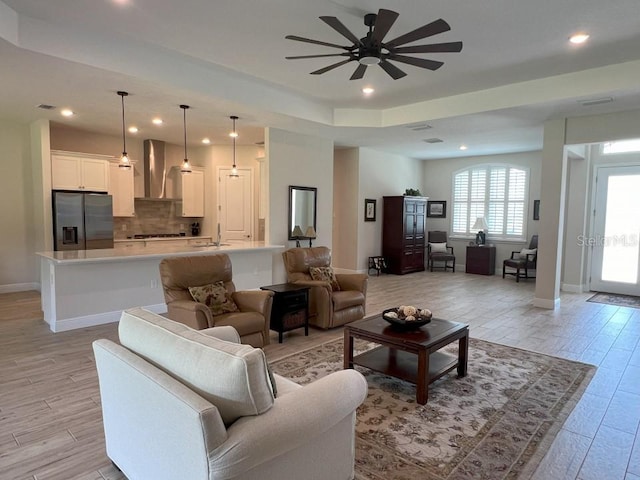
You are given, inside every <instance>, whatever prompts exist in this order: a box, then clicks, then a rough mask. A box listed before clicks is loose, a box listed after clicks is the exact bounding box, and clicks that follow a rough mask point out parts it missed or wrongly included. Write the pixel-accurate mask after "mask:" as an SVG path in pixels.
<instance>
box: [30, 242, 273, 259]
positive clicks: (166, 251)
mask: <svg viewBox="0 0 640 480" xmlns="http://www.w3.org/2000/svg"><path fill="white" fill-rule="evenodd" d="M187 238H192V237H187ZM167 243H168V242H158V243H157V244H155V245H147V246H145V247H143V246H140V247H137V246H135V247H130V248H105V249H99V250H69V251H63V252H37V253H36V255H39V256H41V257H42V258H45V259H47V260H50V261H51V262H53V263H55V264H75V263H83V264H86V263H104V262H117V261H123V260H134V259H151V258H164V257H166V256H169V255H172V256H188V255H207V254H212V253H240V252H247V253H248V252H251V251H268V250H280V249H284V245H268V244H265V243H264V242H253V241H238V242H233V241H229V242H223V245H222V246H220V247H199V246H184V245H183V246H179V245H170V244H167ZM224 243H227V245H224Z"/></svg>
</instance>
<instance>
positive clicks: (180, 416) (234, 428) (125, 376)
mask: <svg viewBox="0 0 640 480" xmlns="http://www.w3.org/2000/svg"><path fill="white" fill-rule="evenodd" d="M119 334H120V341H121V343H122V345H118V344H116V343H114V342H111V341H109V340H104V339H103V340H97V341H96V342H94V344H93V348H94V353H95V357H96V365H97V369H98V377H99V381H100V395H101V399H102V410H103V419H104V430H105V439H106V448H107V455H108V456H109V458H110V459H111V460H112V461H113V462H114V464H115V465H116V466H117V467H118V468H120V469H121V470H122V472H123V473H124V474H125V475H126V476H127V478H128V479H130V480H136V479H149V478H153V479H154V480H163V479H167V480H169V479H176V478H181V479H185V480H196V479H209V480H212V479H247V480H248V479H256V480H257V479H262V480H264V479H282V478H296V479H308V480H316V479H317V480H320V479H323V480H324V479H327V478H331V479H336V480H341V479H345V480H346V479H352V478H353V476H354V451H355V446H354V441H355V433H354V425H355V414H356V408H357V407H358V406H359V405H360V404H361V403H362V402H363V401H364V399H365V397H366V394H367V384H366V380H365V379H364V377H363V376H362V375H361V374H359V373H358V372H356V371H355V370H342V371H339V372H335V373H333V374H330V375H328V376H326V377H324V378H322V379H320V380H318V381H316V382H313V383H311V384H310V385H307V386H305V387H301V386H300V385H298V384H296V383H294V382H291V381H289V380H287V379H285V378H283V377H280V376H278V375H274V376H273V377H274V379H275V384H276V386H277V396H274V391H273V386H272V384H271V383H270V380H269V374H268V370H267V364H266V360H265V357H264V352H262V350H260V349H258V348H253V347H251V346H249V345H239V344H238V342H239V336H238V334H237V332H235V330H234V329H233V328H232V327H214V328H210V329H206V330H200V331H196V330H193V329H191V328H189V327H187V326H185V325H182V324H179V323H177V322H173V321H171V320H168V319H166V318H163V317H161V316H159V315H155V314H153V313H151V312H148V311H145V310H142V309H132V310H128V311H126V312H123V314H122V318H121V320H120V327H119ZM220 338H222V339H223V340H220ZM239 379H244V380H243V381H242V382H240V381H239ZM338 393H339V394H338Z"/></svg>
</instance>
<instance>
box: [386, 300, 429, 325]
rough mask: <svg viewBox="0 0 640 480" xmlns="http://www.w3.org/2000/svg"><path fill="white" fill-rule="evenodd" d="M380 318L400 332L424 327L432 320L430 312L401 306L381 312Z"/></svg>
mask: <svg viewBox="0 0 640 480" xmlns="http://www.w3.org/2000/svg"><path fill="white" fill-rule="evenodd" d="M382 318H384V319H385V320H386V321H387V322H389V323H390V324H391V326H393V327H395V328H398V329H401V330H414V329H418V328H420V327H422V326H423V325H426V324H427V323H429V322H430V321H431V319H432V318H433V314H432V313H431V310H429V309H427V308H416V307H413V306H406V305H401V306H400V307H396V308H388V309H386V310H383V312H382Z"/></svg>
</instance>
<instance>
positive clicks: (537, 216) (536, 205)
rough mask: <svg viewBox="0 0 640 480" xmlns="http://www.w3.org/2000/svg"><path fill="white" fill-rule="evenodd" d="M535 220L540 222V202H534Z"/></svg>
mask: <svg viewBox="0 0 640 480" xmlns="http://www.w3.org/2000/svg"><path fill="white" fill-rule="evenodd" d="M533 219H534V220H540V200H534V201H533Z"/></svg>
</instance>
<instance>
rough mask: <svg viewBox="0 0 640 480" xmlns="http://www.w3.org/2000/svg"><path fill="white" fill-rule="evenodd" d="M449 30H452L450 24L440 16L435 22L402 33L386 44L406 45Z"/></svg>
mask: <svg viewBox="0 0 640 480" xmlns="http://www.w3.org/2000/svg"><path fill="white" fill-rule="evenodd" d="M449 30H451V27H450V26H449V24H448V23H447V22H445V21H444V20H443V19H441V18H439V19H438V20H436V21H434V22H431V23H429V24H427V25H423V26H421V27H420V28H416V29H415V30H412V31H411V32H409V33H405V34H404V35H400V36H399V37H397V38H394V39H393V40H391V41H390V42H387V43H385V45H384V46H385V47H386V48H393V47H397V46H399V45H404V44H405V43H411V42H415V41H416V40H422V39H423V38H427V37H431V36H432V35H437V34H438V33H443V32H447V31H449Z"/></svg>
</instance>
